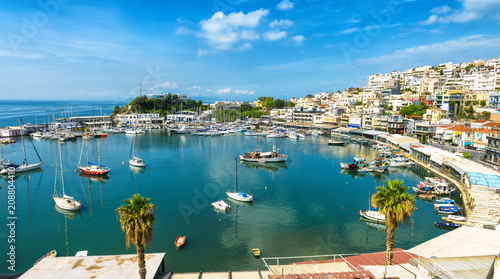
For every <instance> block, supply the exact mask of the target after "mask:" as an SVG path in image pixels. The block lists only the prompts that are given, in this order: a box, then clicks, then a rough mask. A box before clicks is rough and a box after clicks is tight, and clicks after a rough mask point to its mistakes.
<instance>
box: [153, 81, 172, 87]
mask: <svg viewBox="0 0 500 279" xmlns="http://www.w3.org/2000/svg"><path fill="white" fill-rule="evenodd" d="M159 87H161V88H164V89H176V88H177V87H179V85H178V84H177V83H173V82H170V81H166V82H164V83H160V84H158V85H156V86H155V87H153V88H151V89H156V88H159Z"/></svg>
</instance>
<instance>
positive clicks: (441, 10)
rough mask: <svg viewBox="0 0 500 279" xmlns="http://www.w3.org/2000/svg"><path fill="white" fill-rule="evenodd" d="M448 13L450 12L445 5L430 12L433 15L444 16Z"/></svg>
mask: <svg viewBox="0 0 500 279" xmlns="http://www.w3.org/2000/svg"><path fill="white" fill-rule="evenodd" d="M448 12H451V8H450V7H448V6H447V5H444V6H441V7H435V8H433V9H432V10H431V13H433V14H446V13H448Z"/></svg>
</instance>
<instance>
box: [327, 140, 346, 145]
mask: <svg viewBox="0 0 500 279" xmlns="http://www.w3.org/2000/svg"><path fill="white" fill-rule="evenodd" d="M344 144H345V142H343V141H338V140H329V141H328V145H335V146H343V145H344Z"/></svg>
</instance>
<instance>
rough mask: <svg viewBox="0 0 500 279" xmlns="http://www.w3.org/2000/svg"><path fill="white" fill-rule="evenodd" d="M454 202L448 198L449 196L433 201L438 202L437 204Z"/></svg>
mask: <svg viewBox="0 0 500 279" xmlns="http://www.w3.org/2000/svg"><path fill="white" fill-rule="evenodd" d="M454 202H455V200H454V199H450V198H441V199H439V200H435V201H434V203H438V204H452V203H454Z"/></svg>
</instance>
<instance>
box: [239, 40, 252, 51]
mask: <svg viewBox="0 0 500 279" xmlns="http://www.w3.org/2000/svg"><path fill="white" fill-rule="evenodd" d="M251 48H252V44H250V43H249V42H246V43H244V44H242V45H241V46H240V48H239V50H240V51H244V50H247V49H251Z"/></svg>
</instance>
